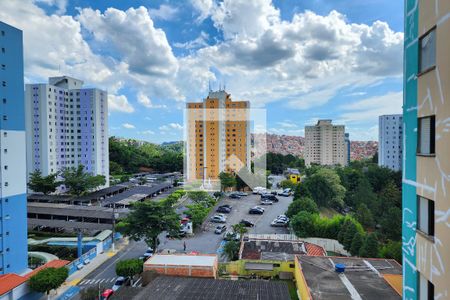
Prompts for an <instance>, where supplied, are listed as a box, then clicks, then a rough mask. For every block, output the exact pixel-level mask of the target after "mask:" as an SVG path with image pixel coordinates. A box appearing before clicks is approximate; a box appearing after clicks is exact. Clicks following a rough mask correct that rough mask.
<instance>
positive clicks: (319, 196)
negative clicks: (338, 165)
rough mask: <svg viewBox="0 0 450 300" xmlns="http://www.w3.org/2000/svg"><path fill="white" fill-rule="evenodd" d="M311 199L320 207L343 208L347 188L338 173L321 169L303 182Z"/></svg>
mask: <svg viewBox="0 0 450 300" xmlns="http://www.w3.org/2000/svg"><path fill="white" fill-rule="evenodd" d="M303 185H304V186H305V188H306V189H307V190H308V192H309V194H310V195H311V197H312V198H313V199H314V201H315V202H316V203H317V205H318V206H323V207H338V208H339V207H342V206H343V204H344V196H345V187H344V186H342V185H341V180H340V178H339V176H338V174H337V173H336V171H334V170H332V169H327V168H321V169H319V170H318V171H316V172H315V173H314V174H313V175H311V176H310V177H307V178H306V179H305V180H304V181H303Z"/></svg>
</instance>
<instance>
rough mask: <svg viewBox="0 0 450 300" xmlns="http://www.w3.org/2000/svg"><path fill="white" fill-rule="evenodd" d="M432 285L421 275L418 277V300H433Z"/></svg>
mask: <svg viewBox="0 0 450 300" xmlns="http://www.w3.org/2000/svg"><path fill="white" fill-rule="evenodd" d="M433 299H434V285H433V284H432V283H431V282H430V281H429V280H428V279H426V278H425V277H424V276H423V275H422V274H420V275H419V300H433Z"/></svg>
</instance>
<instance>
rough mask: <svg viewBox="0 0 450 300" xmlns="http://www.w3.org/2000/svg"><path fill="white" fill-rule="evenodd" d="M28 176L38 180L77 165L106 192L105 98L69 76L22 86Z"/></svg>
mask: <svg viewBox="0 0 450 300" xmlns="http://www.w3.org/2000/svg"><path fill="white" fill-rule="evenodd" d="M25 99H26V101H25V111H26V132H27V145H28V147H27V172H28V174H29V173H30V172H32V171H34V170H36V169H39V170H41V172H42V174H43V175H48V174H51V173H55V172H57V171H59V170H61V169H63V168H65V167H77V166H78V165H80V164H82V165H83V166H84V167H85V171H86V172H89V173H91V174H94V175H104V176H105V178H106V186H109V149H108V148H109V147H108V94H107V92H106V91H102V90H100V89H96V88H83V81H81V80H78V79H75V78H71V77H68V76H60V77H50V78H49V82H48V84H47V83H39V84H27V85H26V89H25Z"/></svg>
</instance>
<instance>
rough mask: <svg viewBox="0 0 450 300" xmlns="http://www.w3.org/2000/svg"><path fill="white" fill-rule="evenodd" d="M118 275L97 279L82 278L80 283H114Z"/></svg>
mask: <svg viewBox="0 0 450 300" xmlns="http://www.w3.org/2000/svg"><path fill="white" fill-rule="evenodd" d="M116 279H117V277H112V278H111V277H108V278H97V279H95V278H94V279H83V280H81V281H80V282H79V283H78V285H94V284H96V285H98V284H102V283H103V284H107V283H113V282H115V281H116Z"/></svg>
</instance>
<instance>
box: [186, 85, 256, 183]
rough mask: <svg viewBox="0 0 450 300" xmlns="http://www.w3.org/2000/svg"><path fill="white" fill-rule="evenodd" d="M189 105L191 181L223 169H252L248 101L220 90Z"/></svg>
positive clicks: (211, 177) (213, 177)
mask: <svg viewBox="0 0 450 300" xmlns="http://www.w3.org/2000/svg"><path fill="white" fill-rule="evenodd" d="M186 107H187V115H186V117H187V137H186V141H187V144H186V157H187V161H186V173H187V174H185V175H186V178H187V180H188V181H194V180H216V179H218V176H219V174H220V173H221V172H222V171H225V172H232V171H235V172H238V171H239V170H240V169H241V168H243V167H246V168H247V169H250V126H249V108H250V103H249V102H248V101H232V100H231V96H230V94H228V93H227V92H225V91H224V90H219V91H215V92H213V91H210V92H209V94H208V97H206V98H205V99H203V101H202V102H191V103H187V104H186ZM236 158H237V159H236Z"/></svg>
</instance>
